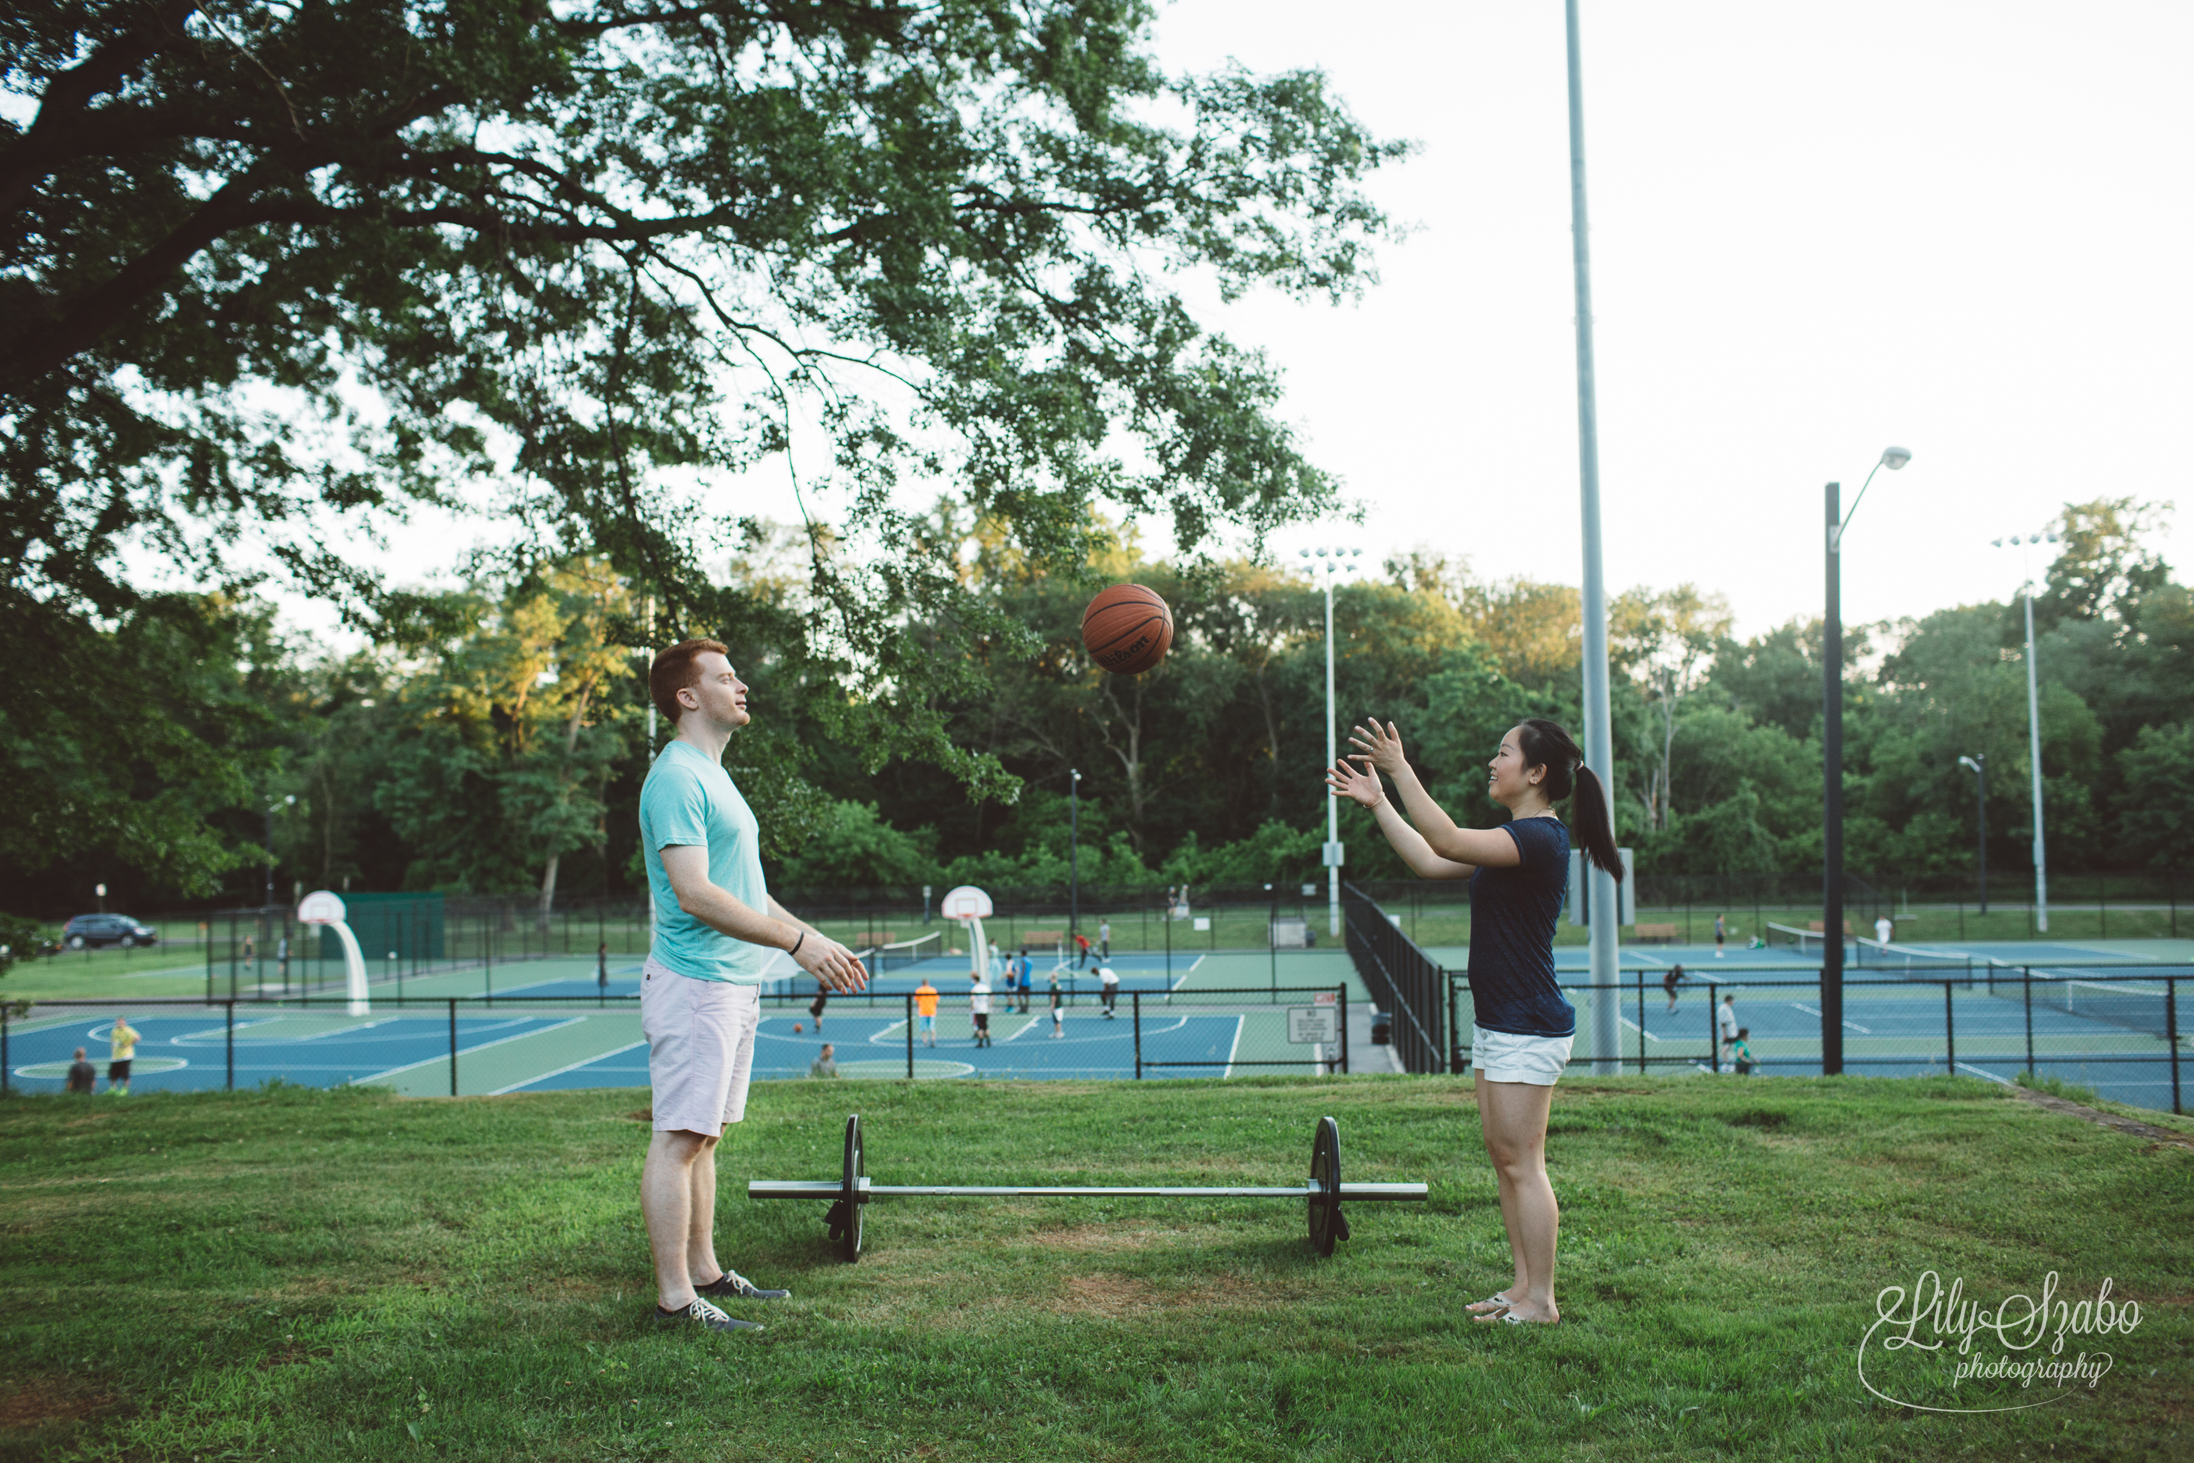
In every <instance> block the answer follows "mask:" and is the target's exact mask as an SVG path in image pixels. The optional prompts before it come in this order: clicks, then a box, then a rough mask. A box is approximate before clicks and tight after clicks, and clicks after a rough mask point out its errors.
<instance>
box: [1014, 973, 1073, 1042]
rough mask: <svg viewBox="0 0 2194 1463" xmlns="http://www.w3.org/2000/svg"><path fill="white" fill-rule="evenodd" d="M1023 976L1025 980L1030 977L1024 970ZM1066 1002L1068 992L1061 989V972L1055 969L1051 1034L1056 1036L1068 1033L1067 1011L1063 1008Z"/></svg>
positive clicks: (1052, 975) (1052, 976) (1052, 978)
mask: <svg viewBox="0 0 2194 1463" xmlns="http://www.w3.org/2000/svg"><path fill="white" fill-rule="evenodd" d="M1021 978H1022V979H1023V980H1026V979H1028V973H1027V971H1025V970H1024V971H1023V972H1022V974H1021ZM1065 1004H1066V993H1065V992H1064V991H1061V990H1060V989H1059V972H1058V971H1056V970H1054V971H1053V972H1052V973H1051V1034H1052V1035H1053V1036H1054V1037H1061V1036H1065V1035H1066V1034H1067V1032H1066V1012H1065V1011H1064V1010H1062V1009H1061V1008H1062V1007H1063V1006H1064V1005H1065Z"/></svg>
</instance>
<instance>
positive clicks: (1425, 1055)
mask: <svg viewBox="0 0 2194 1463" xmlns="http://www.w3.org/2000/svg"><path fill="white" fill-rule="evenodd" d="M1341 926H1342V933H1343V934H1344V935H1345V936H1346V937H1347V940H1348V954H1349V959H1350V960H1352V961H1353V962H1354V963H1355V966H1356V974H1357V975H1358V977H1359V978H1361V979H1362V981H1363V983H1364V986H1365V988H1366V989H1367V990H1369V991H1370V992H1371V999H1372V1000H1373V1001H1374V1002H1375V1003H1377V1004H1379V1005H1381V1006H1383V1007H1384V1008H1385V1010H1386V1011H1387V1013H1388V1015H1389V1018H1390V1020H1391V1022H1392V1027H1393V1041H1394V1054H1395V1055H1396V1056H1397V1057H1399V1058H1400V1059H1401V1062H1402V1070H1403V1071H1405V1072H1416V1073H1420V1074H1422V1073H1430V1072H1442V1071H1445V1070H1447V1064H1448V1057H1447V1050H1446V1048H1447V1043H1446V1041H1445V1040H1444V1037H1445V1034H1446V1031H1447V1015H1446V1012H1447V996H1448V982H1447V972H1446V971H1445V970H1443V969H1442V968H1441V967H1440V965H1439V963H1438V962H1437V961H1435V960H1433V959H1432V958H1431V957H1430V956H1428V955H1426V954H1425V952H1424V951H1422V950H1420V949H1418V948H1417V946H1416V944H1415V942H1414V941H1412V940H1411V939H1410V938H1409V936H1407V935H1405V934H1403V933H1402V929H1401V926H1400V925H1399V924H1397V923H1396V922H1395V921H1393V920H1391V919H1389V918H1388V917H1387V915H1386V913H1385V911H1383V910H1381V909H1380V908H1379V906H1378V904H1377V903H1375V902H1374V901H1373V900H1372V898H1371V896H1370V895H1368V894H1366V893H1364V892H1363V891H1362V890H1361V889H1359V888H1357V887H1356V886H1355V885H1354V884H1343V885H1342V886H1341Z"/></svg>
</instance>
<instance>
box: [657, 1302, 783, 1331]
mask: <svg viewBox="0 0 2194 1463" xmlns="http://www.w3.org/2000/svg"><path fill="white" fill-rule="evenodd" d="M655 1323H656V1324H657V1325H658V1326H681V1325H683V1326H700V1327H702V1328H704V1329H706V1330H710V1331H759V1330H761V1329H762V1327H761V1323H760V1322H757V1321H742V1320H740V1319H739V1318H738V1317H736V1316H727V1315H725V1314H724V1313H723V1312H722V1311H721V1310H719V1309H717V1308H716V1307H715V1306H713V1305H711V1304H709V1303H708V1302H707V1301H705V1300H703V1299H701V1297H699V1296H695V1297H694V1298H693V1303H692V1304H691V1305H688V1306H686V1307H685V1308H684V1309H683V1310H676V1311H666V1310H664V1309H663V1308H662V1307H661V1306H657V1307H656V1308H655Z"/></svg>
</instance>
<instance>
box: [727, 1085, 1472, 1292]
mask: <svg viewBox="0 0 2194 1463" xmlns="http://www.w3.org/2000/svg"><path fill="white" fill-rule="evenodd" d="M1429 1193H1430V1186H1429V1185H1426V1184H1421V1183H1417V1184H1409V1183H1391V1184H1351V1183H1343V1182H1342V1181H1341V1127H1340V1124H1338V1123H1336V1122H1335V1121H1334V1120H1333V1119H1332V1118H1330V1117H1325V1118H1320V1119H1318V1125H1317V1127H1316V1129H1315V1130H1314V1131H1313V1133H1312V1135H1311V1144H1310V1181H1309V1182H1308V1183H1304V1184H1284V1185H1273V1186H1256V1185H1226V1186H1223V1187H1218V1188H1200V1187H1183V1186H1176V1185H1169V1184H1100V1185H1088V1186H1074V1187H1066V1186H1059V1185H1048V1184H879V1183H876V1182H874V1181H873V1180H871V1179H870V1178H869V1177H868V1165H867V1159H866V1155H865V1153H864V1151H863V1148H862V1142H861V1118H860V1115H859V1114H858V1113H856V1114H854V1115H853V1116H851V1117H849V1118H847V1119H846V1142H845V1163H844V1166H843V1168H842V1170H841V1172H840V1173H839V1176H838V1177H837V1178H836V1179H815V1180H799V1179H750V1180H749V1181H748V1182H747V1197H748V1198H749V1199H810V1200H828V1201H829V1202H830V1206H831V1207H830V1212H829V1213H828V1214H826V1215H825V1216H824V1222H825V1223H826V1224H827V1225H829V1226H830V1238H831V1240H832V1241H833V1242H834V1243H836V1244H837V1245H838V1247H839V1253H840V1255H842V1256H843V1257H844V1258H845V1259H846V1260H847V1261H848V1262H851V1261H855V1260H858V1259H859V1258H860V1257H861V1243H862V1213H863V1211H864V1210H865V1209H866V1208H867V1206H868V1205H869V1204H871V1203H873V1202H874V1201H875V1200H878V1199H1297V1200H1301V1201H1302V1202H1303V1204H1304V1207H1305V1213H1306V1215H1307V1217H1308V1220H1309V1230H1310V1243H1311V1247H1312V1248H1314V1249H1315V1250H1317V1251H1318V1253H1319V1254H1321V1255H1330V1254H1332V1253H1333V1246H1334V1244H1335V1242H1337V1241H1339V1240H1344V1239H1347V1238H1348V1221H1347V1220H1346V1219H1345V1218H1343V1217H1342V1215H1341V1205H1342V1203H1343V1202H1344V1201H1346V1202H1351V1203H1365V1202H1369V1203H1422V1202H1423V1201H1424V1200H1425V1198H1426V1197H1427V1196H1428V1194H1429Z"/></svg>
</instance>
